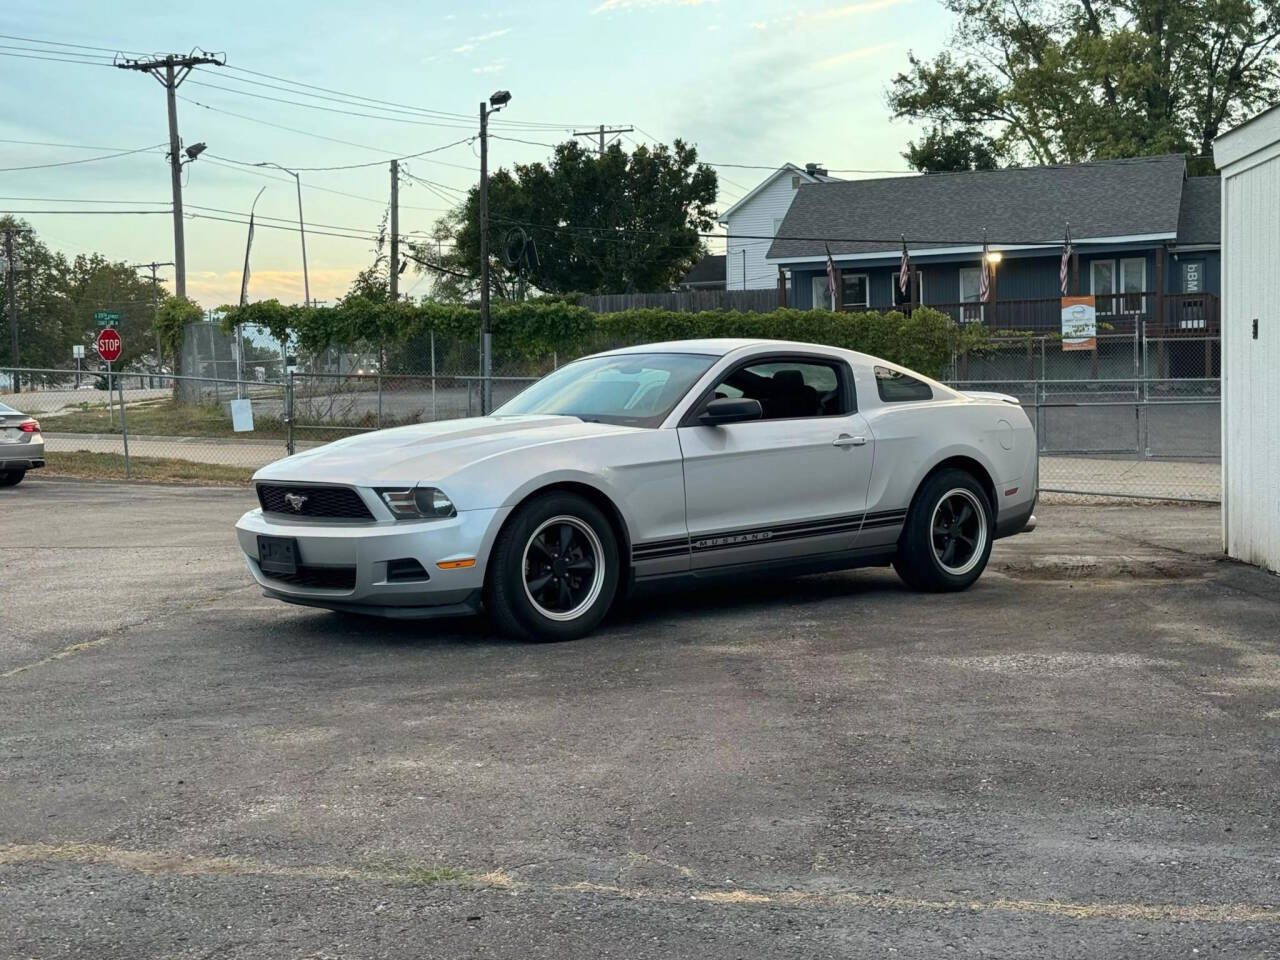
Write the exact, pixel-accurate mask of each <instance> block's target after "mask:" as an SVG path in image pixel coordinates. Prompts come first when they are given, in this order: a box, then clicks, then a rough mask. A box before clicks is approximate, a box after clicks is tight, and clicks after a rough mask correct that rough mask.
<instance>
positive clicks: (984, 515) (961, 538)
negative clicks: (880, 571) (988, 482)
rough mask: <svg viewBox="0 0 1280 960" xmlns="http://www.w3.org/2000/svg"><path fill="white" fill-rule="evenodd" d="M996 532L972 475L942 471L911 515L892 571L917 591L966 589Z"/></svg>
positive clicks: (983, 566)
mask: <svg viewBox="0 0 1280 960" xmlns="http://www.w3.org/2000/svg"><path fill="white" fill-rule="evenodd" d="M994 533H995V518H994V517H993V516H992V511H991V504H990V502H989V501H988V500H987V494H986V492H985V491H984V490H983V489H982V485H981V484H979V483H978V481H977V480H976V479H975V478H974V476H973V474H971V473H967V472H965V471H964V470H955V469H948V470H940V471H938V472H937V473H935V474H934V475H933V476H931V477H929V478H928V479H927V480H926V481H925V482H924V484H923V485H922V486H921V488H920V490H919V492H918V493H917V494H916V498H915V500H914V501H913V502H912V504H911V509H910V510H908V511H907V523H906V526H905V527H904V529H903V531H902V538H901V540H899V541H898V555H897V556H896V557H894V560H893V567H894V569H895V570H897V571H898V576H900V577H901V578H902V579H903V581H904V582H905V583H906V584H907V585H908V586H910V587H913V588H915V589H916V590H928V591H931V592H935V593H939V592H945V591H954V590H965V589H967V588H968V587H969V586H970V585H972V584H973V582H974V581H975V580H977V579H978V577H980V576H982V571H983V570H985V569H986V566H987V560H988V558H989V557H990V556H991V543H992V539H993V535H994Z"/></svg>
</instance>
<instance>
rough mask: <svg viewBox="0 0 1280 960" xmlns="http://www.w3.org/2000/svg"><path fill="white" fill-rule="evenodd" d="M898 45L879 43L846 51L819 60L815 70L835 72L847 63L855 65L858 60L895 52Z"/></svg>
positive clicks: (814, 66)
mask: <svg viewBox="0 0 1280 960" xmlns="http://www.w3.org/2000/svg"><path fill="white" fill-rule="evenodd" d="M897 46H898V44H896V43H878V44H876V45H875V46H873V47H857V48H855V49H853V50H846V51H845V52H844V53H837V54H836V55H835V56H834V57H827V58H826V59H824V60H819V61H817V62H816V63H815V64H814V65H813V69H815V70H834V69H836V68H837V67H841V66H844V65H845V64H846V63H854V62H855V61H858V60H866V59H867V58H868V57H874V56H875V55H876V54H878V53H884V52H885V51H886V50H893V49H894V48H896V47H897Z"/></svg>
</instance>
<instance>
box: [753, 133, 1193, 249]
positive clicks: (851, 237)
mask: <svg viewBox="0 0 1280 960" xmlns="http://www.w3.org/2000/svg"><path fill="white" fill-rule="evenodd" d="M1185 177H1186V161H1185V159H1184V158H1183V157H1182V155H1181V154H1173V155H1169V156H1161V157H1143V158H1139V159H1132V160H1105V161H1099V162H1097V163H1081V164H1075V165H1072V166H1058V167H1021V168H1010V169H1007V170H975V171H969V172H965V173H933V174H925V175H923V176H916V177H891V178H888V179H883V180H849V181H844V182H839V183H819V184H805V185H802V186H801V187H800V189H799V190H798V191H797V193H796V197H795V200H794V201H792V204H791V209H790V210H789V211H788V212H787V216H786V219H785V220H783V222H782V226H781V227H780V228H779V230H778V238H777V239H776V240H774V242H773V244H772V245H771V246H770V247H769V253H768V259H770V260H786V259H790V258H797V259H800V258H803V259H821V258H824V257H825V256H826V247H827V246H828V245H829V246H830V248H831V252H832V254H835V255H837V256H838V255H840V254H876V253H884V254H893V253H896V252H897V251H899V250H901V248H902V241H901V239H900V238H901V236H902V235H903V234H905V235H906V237H907V243H908V246H909V247H910V248H911V249H912V250H913V251H914V250H921V251H923V250H928V249H939V248H948V247H952V248H954V247H972V246H975V245H978V244H981V243H982V238H983V230H984V229H985V230H986V234H987V237H988V238H989V240H990V243H991V244H992V246H1007V245H1018V244H1039V243H1043V244H1055V243H1059V242H1060V241H1061V238H1062V235H1063V232H1064V230H1065V228H1066V224H1067V221H1068V220H1069V221H1070V222H1071V235H1072V237H1074V238H1076V239H1078V240H1085V239H1093V238H1100V237H1145V236H1153V235H1154V236H1162V237H1169V238H1171V239H1172V238H1173V237H1174V236H1175V235H1177V233H1178V223H1179V212H1180V207H1181V201H1182V185H1183V181H1184V179H1185ZM824 238H828V239H826V240H824Z"/></svg>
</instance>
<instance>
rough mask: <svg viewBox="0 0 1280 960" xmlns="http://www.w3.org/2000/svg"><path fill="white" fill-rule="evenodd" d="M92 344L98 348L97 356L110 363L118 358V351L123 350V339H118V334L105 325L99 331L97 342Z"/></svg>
mask: <svg viewBox="0 0 1280 960" xmlns="http://www.w3.org/2000/svg"><path fill="white" fill-rule="evenodd" d="M94 346H95V347H96V348H97V350H98V356H100V357H101V358H102V359H103V360H105V361H107V363H112V362H114V361H116V360H119V359H120V353H121V351H122V350H124V341H122V340H121V339H120V334H118V333H116V332H115V331H114V330H112V329H111V328H110V327H107V328H106V329H105V330H102V331H99V333H98V342H97V343H96V344H94Z"/></svg>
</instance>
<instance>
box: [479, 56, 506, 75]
mask: <svg viewBox="0 0 1280 960" xmlns="http://www.w3.org/2000/svg"><path fill="white" fill-rule="evenodd" d="M506 65H507V58H506V57H503V58H502V59H501V60H494V61H493V62H492V63H486V64H485V65H484V66H483V67H472V68H471V72H472V73H501V72H502V71H503V69H505V67H506Z"/></svg>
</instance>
